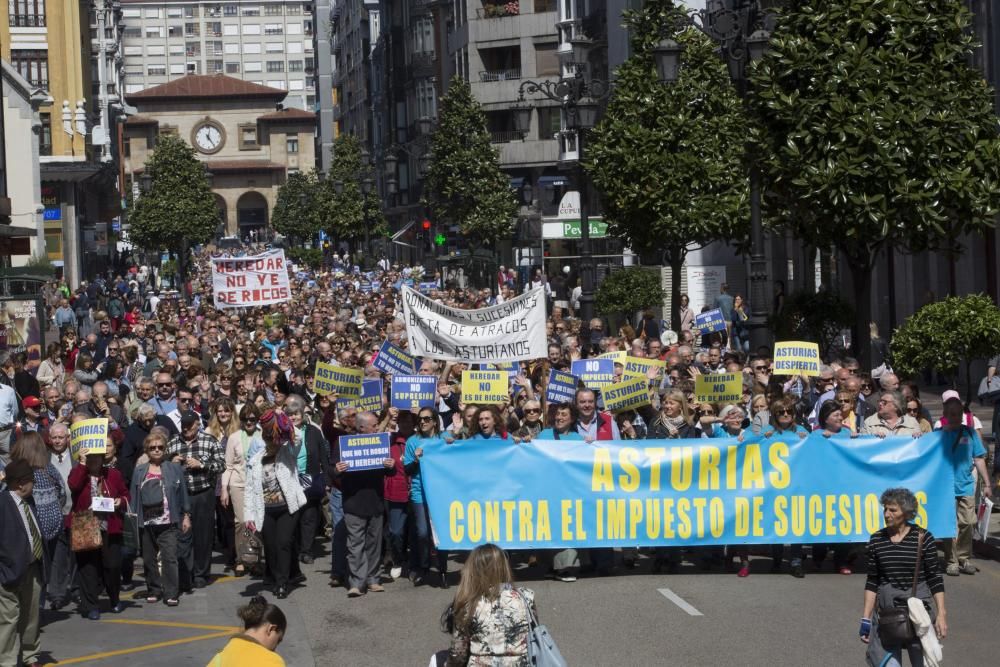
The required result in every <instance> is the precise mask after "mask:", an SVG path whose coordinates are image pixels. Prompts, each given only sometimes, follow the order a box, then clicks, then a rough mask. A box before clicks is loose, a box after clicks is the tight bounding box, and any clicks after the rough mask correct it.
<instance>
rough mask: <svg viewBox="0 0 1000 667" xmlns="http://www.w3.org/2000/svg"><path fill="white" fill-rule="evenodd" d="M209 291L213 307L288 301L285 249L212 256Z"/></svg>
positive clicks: (236, 306) (238, 306)
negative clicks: (213, 302) (229, 255)
mask: <svg viewBox="0 0 1000 667" xmlns="http://www.w3.org/2000/svg"><path fill="white" fill-rule="evenodd" d="M212 292H213V295H214V297H215V307H216V308H240V307H245V306H247V307H248V306H268V305H271V304H275V303H284V302H285V301H288V300H289V299H290V298H291V295H292V292H291V289H290V288H289V286H288V265H287V264H286V263H285V251H284V250H281V249H278V250H268V251H267V252H265V253H262V254H260V255H253V256H251V257H214V258H212Z"/></svg>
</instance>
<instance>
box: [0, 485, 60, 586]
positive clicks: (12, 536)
mask: <svg viewBox="0 0 1000 667" xmlns="http://www.w3.org/2000/svg"><path fill="white" fill-rule="evenodd" d="M10 494H11V492H10V491H9V490H7V489H4V490H3V491H0V526H3V527H4V531H3V539H2V540H0V585H3V586H12V585H13V584H14V583H15V582H17V580H18V579H20V578H21V577H23V576H24V573H25V572H27V571H28V566H29V565H31V562H32V558H31V542H30V541H29V540H28V534H27V533H26V532H24V517H23V516H21V510H20V508H19V507H18V504H17V502H16V501H15V500H14V499H13V498H12V497H11V495H10ZM25 502H27V503H28V507H30V508H31V513H32V515H34V517H35V523H36V524H38V514H37V513H36V512H35V506H34V503H33V502H32V501H31V499H30V498H29V499H27V500H26V501H25ZM38 525H39V532H41V525H40V524H38ZM41 571H42V578H43V579H44V578H45V573H46V572H48V571H49V568H48V555H47V551H46V550H45V549H42V568H41Z"/></svg>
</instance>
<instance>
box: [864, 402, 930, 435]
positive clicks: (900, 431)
mask: <svg viewBox="0 0 1000 667" xmlns="http://www.w3.org/2000/svg"><path fill="white" fill-rule="evenodd" d="M904 405H905V403H903V396H902V394H900V393H899V392H898V391H883V392H881V393H880V394H879V398H878V403H877V406H878V410H877V412H876V413H875V414H873V415H872V416H871V417H869V418H868V419H866V420H865V421H864V425H863V426H862V427H861V433H862V435H874V436H878V437H879V438H885V437H888V436H893V435H910V436H913V437H914V438H917V437H920V436H921V435H923V434H924V432H923V431H922V430H921V429H920V424H918V423H917V420H916V419H914V418H913V417H911V416H909V415H908V414H906V411H905V408H904Z"/></svg>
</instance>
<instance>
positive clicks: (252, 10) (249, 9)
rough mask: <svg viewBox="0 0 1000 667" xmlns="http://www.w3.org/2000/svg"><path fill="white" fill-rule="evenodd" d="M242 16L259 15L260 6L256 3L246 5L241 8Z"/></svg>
mask: <svg viewBox="0 0 1000 667" xmlns="http://www.w3.org/2000/svg"><path fill="white" fill-rule="evenodd" d="M242 14H243V16H260V7H258V6H256V5H247V6H246V7H244V8H243V12H242Z"/></svg>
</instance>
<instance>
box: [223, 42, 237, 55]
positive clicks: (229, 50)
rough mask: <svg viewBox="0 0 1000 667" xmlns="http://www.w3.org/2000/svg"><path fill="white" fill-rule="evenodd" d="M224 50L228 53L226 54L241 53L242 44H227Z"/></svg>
mask: <svg viewBox="0 0 1000 667" xmlns="http://www.w3.org/2000/svg"><path fill="white" fill-rule="evenodd" d="M223 51H224V52H225V53H226V55H239V53H240V45H239V44H226V46H225V47H224V48H223Z"/></svg>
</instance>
